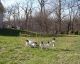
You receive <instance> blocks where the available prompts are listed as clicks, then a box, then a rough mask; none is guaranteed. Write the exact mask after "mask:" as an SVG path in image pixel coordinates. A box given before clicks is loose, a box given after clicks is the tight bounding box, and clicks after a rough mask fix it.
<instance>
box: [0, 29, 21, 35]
mask: <svg viewBox="0 0 80 64" xmlns="http://www.w3.org/2000/svg"><path fill="white" fill-rule="evenodd" d="M20 32H21V31H20V30H15V29H5V28H4V29H0V35H3V36H19V35H20Z"/></svg>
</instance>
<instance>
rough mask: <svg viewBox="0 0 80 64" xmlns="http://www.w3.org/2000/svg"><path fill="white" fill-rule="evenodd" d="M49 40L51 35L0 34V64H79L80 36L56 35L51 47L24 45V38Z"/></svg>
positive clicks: (38, 40)
mask: <svg viewBox="0 0 80 64" xmlns="http://www.w3.org/2000/svg"><path fill="white" fill-rule="evenodd" d="M26 39H32V40H36V41H37V42H38V43H40V41H44V42H47V41H50V40H51V39H52V37H9V36H0V64H80V36H77V35H69V36H63V37H56V43H55V47H54V48H53V49H48V50H44V49H43V50H41V49H40V48H30V47H26V46H25V40H26Z"/></svg>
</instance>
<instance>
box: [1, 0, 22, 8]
mask: <svg viewBox="0 0 80 64" xmlns="http://www.w3.org/2000/svg"><path fill="white" fill-rule="evenodd" d="M22 1H23V0H1V2H2V3H3V5H4V7H8V6H11V5H12V4H15V3H16V2H22Z"/></svg>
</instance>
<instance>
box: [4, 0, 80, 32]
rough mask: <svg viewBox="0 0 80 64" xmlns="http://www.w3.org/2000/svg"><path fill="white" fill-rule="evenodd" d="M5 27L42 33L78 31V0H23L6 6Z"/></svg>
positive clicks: (79, 25)
mask: <svg viewBox="0 0 80 64" xmlns="http://www.w3.org/2000/svg"><path fill="white" fill-rule="evenodd" d="M5 19H6V20H5V22H4V23H3V27H5V28H15V29H16V28H17V29H21V30H27V31H33V32H39V33H43V34H61V33H62V34H63V33H64V34H65V33H67V34H69V33H74V32H80V28H79V27H80V0H25V1H23V2H20V3H18V2H17V3H16V4H14V5H11V6H9V7H7V8H6V11H5Z"/></svg>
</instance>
